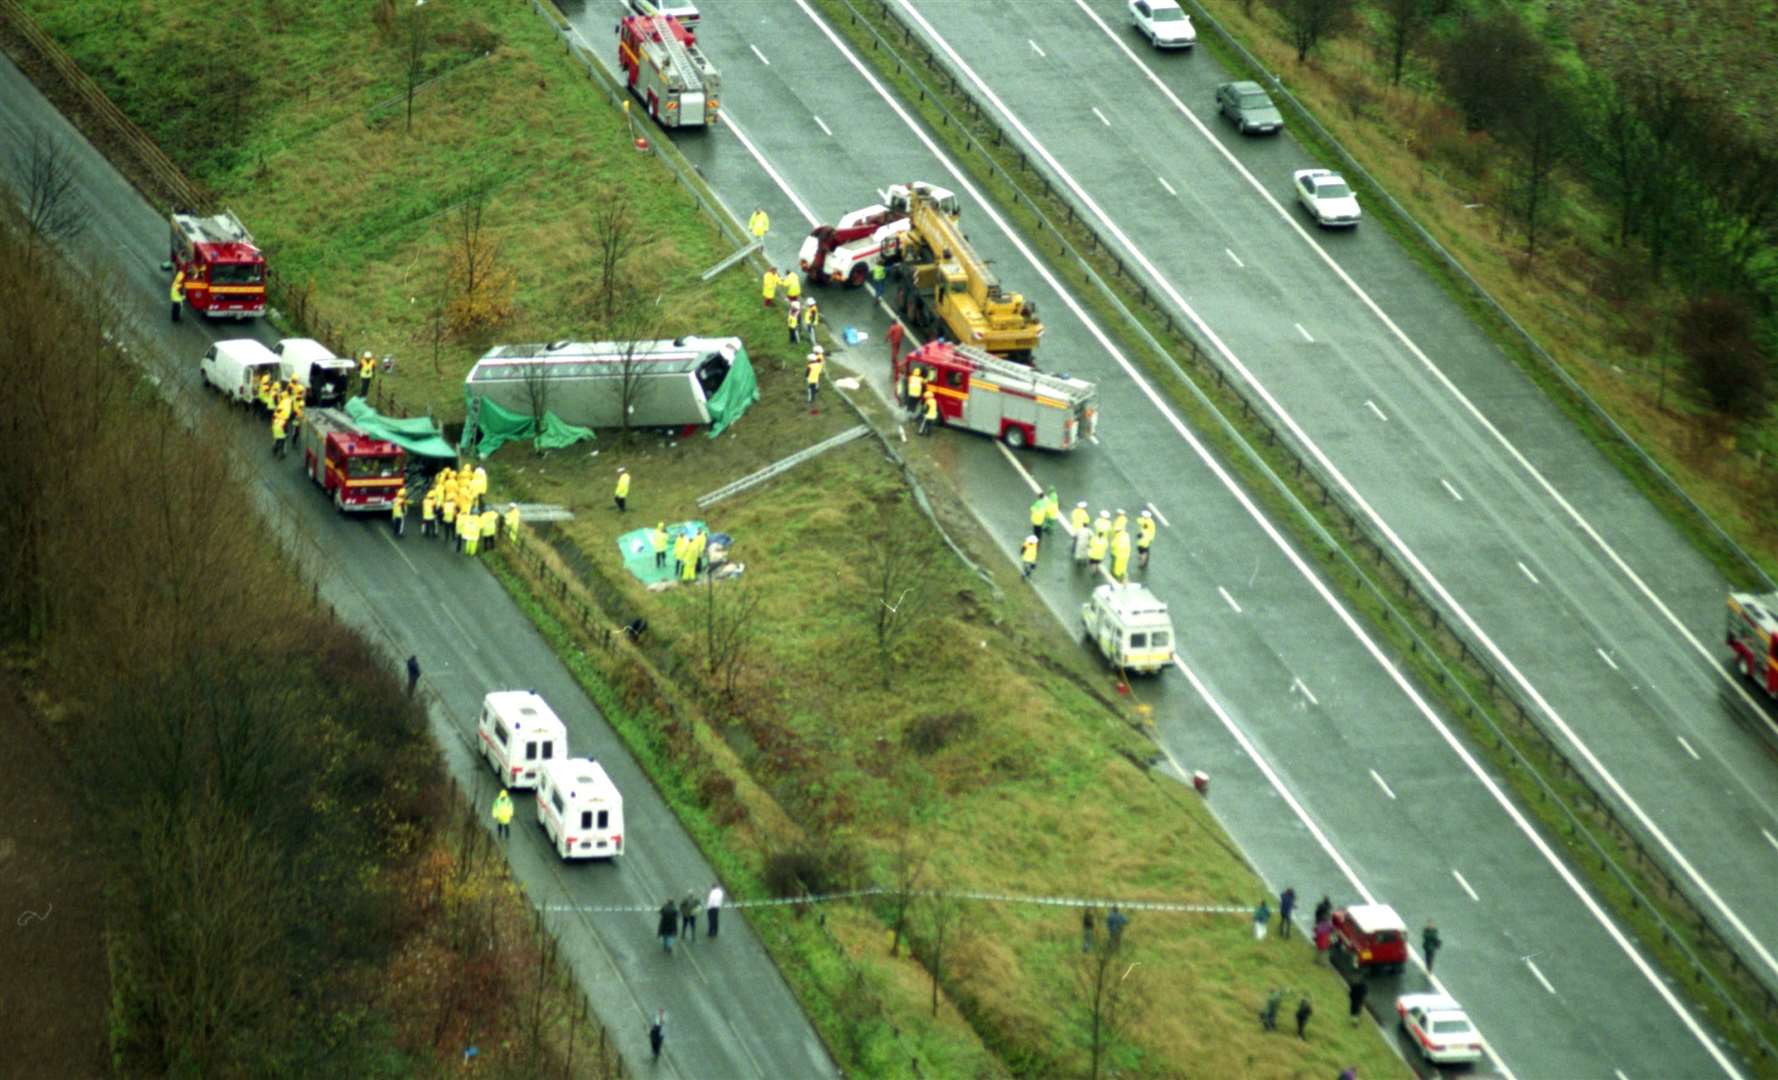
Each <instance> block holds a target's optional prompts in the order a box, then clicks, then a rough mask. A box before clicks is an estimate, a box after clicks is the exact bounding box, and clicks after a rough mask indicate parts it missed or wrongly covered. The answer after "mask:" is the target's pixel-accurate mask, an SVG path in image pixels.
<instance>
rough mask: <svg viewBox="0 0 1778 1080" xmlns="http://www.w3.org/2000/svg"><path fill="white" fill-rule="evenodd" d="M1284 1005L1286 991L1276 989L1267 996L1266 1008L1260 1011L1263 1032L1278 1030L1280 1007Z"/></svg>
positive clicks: (1260, 1023)
mask: <svg viewBox="0 0 1778 1080" xmlns="http://www.w3.org/2000/svg"><path fill="white" fill-rule="evenodd" d="M1283 1003H1284V990H1283V989H1282V988H1277V989H1274V990H1273V991H1272V992H1271V993H1270V994H1267V995H1266V1007H1265V1008H1263V1009H1261V1010H1260V1011H1259V1026H1260V1029H1261V1030H1262V1031H1277V1030H1278V1006H1279V1005H1282V1004H1283Z"/></svg>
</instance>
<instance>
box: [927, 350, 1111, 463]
mask: <svg viewBox="0 0 1778 1080" xmlns="http://www.w3.org/2000/svg"><path fill="white" fill-rule="evenodd" d="M913 368H919V369H920V373H921V379H922V381H923V382H924V384H925V386H926V387H928V388H930V389H931V390H932V392H933V396H934V397H935V398H936V399H937V400H938V415H939V417H940V419H942V420H943V421H944V422H945V423H946V424H950V425H952V426H954V427H963V428H968V429H969V430H970V431H979V432H981V433H982V434H984V435H989V436H992V437H994V438H996V439H1004V440H1006V445H1008V446H1010V447H1012V448H1014V449H1015V450H1016V449H1018V448H1020V447H1025V446H1033V447H1036V448H1038V449H1040V450H1072V449H1074V448H1075V447H1076V446H1079V445H1080V442H1081V440H1082V439H1089V438H1092V435H1093V429H1094V428H1095V427H1096V426H1097V425H1098V422H1099V404H1098V402H1099V391H1098V389H1097V388H1096V387H1094V386H1093V384H1092V383H1090V382H1087V381H1086V380H1085V379H1075V378H1070V377H1069V376H1066V375H1049V374H1046V373H1044V372H1041V371H1038V370H1037V369H1035V368H1030V367H1026V366H1025V365H1024V364H1018V363H1014V362H1013V361H1011V360H1002V359H1000V358H999V357H998V356H995V355H994V354H992V353H989V352H985V351H984V350H981V349H977V348H973V347H971V346H968V345H953V344H951V343H950V342H948V341H934V342H931V343H929V344H926V345H922V346H921V347H920V348H918V349H915V350H914V351H913V352H911V353H909V354H907V355H906V356H904V357H902V358H901V360H900V361H899V362H897V363H896V365H895V380H896V385H897V386H903V385H905V383H904V380H905V379H906V378H907V375H908V372H909V371H910V370H911V369H913Z"/></svg>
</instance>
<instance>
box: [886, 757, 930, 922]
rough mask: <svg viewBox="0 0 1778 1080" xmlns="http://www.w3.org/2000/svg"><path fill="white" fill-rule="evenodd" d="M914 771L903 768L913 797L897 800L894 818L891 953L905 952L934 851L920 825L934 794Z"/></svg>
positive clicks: (906, 789)
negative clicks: (911, 919)
mask: <svg viewBox="0 0 1778 1080" xmlns="http://www.w3.org/2000/svg"><path fill="white" fill-rule="evenodd" d="M910 771H911V770H903V772H902V783H901V784H900V785H899V786H900V787H901V789H902V790H903V791H904V792H908V793H909V797H906V798H902V799H899V800H897V802H896V805H897V806H898V807H899V810H898V811H897V812H896V815H895V819H894V827H895V846H894V847H893V848H892V849H891V850H890V862H889V872H890V874H891V877H892V880H891V881H890V889H891V892H890V896H889V903H890V906H891V910H892V914H891V922H890V927H889V929H890V937H889V955H890V956H900V955H901V939H902V937H903V936H904V935H905V934H906V933H907V921H908V912H909V910H910V909H911V908H912V907H913V904H914V898H915V896H917V895H918V893H919V889H920V882H921V880H922V879H923V878H924V877H925V875H926V860H927V858H928V856H929V855H930V854H931V848H929V847H928V846H927V841H926V837H925V836H924V835H922V834H921V832H920V829H919V826H920V823H921V819H922V818H923V817H924V816H925V813H926V809H927V807H928V805H929V804H930V796H929V795H927V794H926V788H924V787H923V786H922V785H920V784H918V783H910V782H908V781H909V779H910V778H909V776H908V773H909V772H910Z"/></svg>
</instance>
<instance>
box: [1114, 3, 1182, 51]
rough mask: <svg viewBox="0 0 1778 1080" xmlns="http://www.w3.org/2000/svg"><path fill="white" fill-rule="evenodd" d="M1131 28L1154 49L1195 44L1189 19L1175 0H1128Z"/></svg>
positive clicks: (1179, 47) (1180, 47)
mask: <svg viewBox="0 0 1778 1080" xmlns="http://www.w3.org/2000/svg"><path fill="white" fill-rule="evenodd" d="M1130 25H1131V26H1134V27H1135V28H1136V32H1137V33H1139V34H1141V35H1142V36H1143V37H1145V38H1147V39H1148V43H1149V44H1150V45H1153V46H1154V47H1155V48H1157V49H1189V48H1191V47H1192V46H1193V45H1196V44H1197V43H1198V32H1197V30H1196V29H1194V28H1193V27H1192V17H1191V16H1190V15H1187V14H1186V13H1185V12H1184V11H1181V10H1180V8H1179V5H1178V4H1177V3H1175V2H1174V0H1130Z"/></svg>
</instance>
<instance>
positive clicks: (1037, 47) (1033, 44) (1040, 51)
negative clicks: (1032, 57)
mask: <svg viewBox="0 0 1778 1080" xmlns="http://www.w3.org/2000/svg"><path fill="white" fill-rule="evenodd" d="M1025 44H1027V45H1029V46H1031V51H1032V52H1034V53H1036V54H1037V55H1038V56H1041V57H1043V58H1044V59H1046V60H1047V59H1049V55H1050V54H1049V53H1046V52H1044V51H1043V47H1042V46H1041V45H1039V44H1037V42H1035V41H1032V40H1031V39H1030V38H1026V39H1025Z"/></svg>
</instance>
